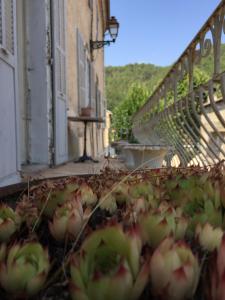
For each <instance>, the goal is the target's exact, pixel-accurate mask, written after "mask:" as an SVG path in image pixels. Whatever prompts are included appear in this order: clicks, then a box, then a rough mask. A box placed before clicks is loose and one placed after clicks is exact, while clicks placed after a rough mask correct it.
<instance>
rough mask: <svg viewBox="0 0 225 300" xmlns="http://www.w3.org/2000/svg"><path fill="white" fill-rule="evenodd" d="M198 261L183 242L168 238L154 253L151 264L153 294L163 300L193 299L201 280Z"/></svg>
mask: <svg viewBox="0 0 225 300" xmlns="http://www.w3.org/2000/svg"><path fill="white" fill-rule="evenodd" d="M199 273H200V268H199V264H198V259H197V258H196V257H195V256H194V254H193V253H192V251H191V249H190V248H189V247H188V246H187V245H186V244H185V243H184V242H182V241H179V242H177V243H175V242H174V240H173V238H171V237H169V238H166V239H165V240H164V241H163V242H162V243H161V244H160V245H159V247H158V248H157V249H156V250H155V251H154V253H153V255H152V258H151V262H150V281H151V287H152V292H153V294H154V295H155V296H158V297H160V299H162V300H164V299H165V300H168V299H170V300H185V299H191V297H193V295H194V293H195V290H196V288H197V284H198V280H199Z"/></svg>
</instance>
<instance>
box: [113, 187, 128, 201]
mask: <svg viewBox="0 0 225 300" xmlns="http://www.w3.org/2000/svg"><path fill="white" fill-rule="evenodd" d="M112 194H113V196H114V197H115V200H116V202H117V203H118V204H123V203H127V202H128V201H129V199H130V196H129V185H128V184H127V183H119V184H117V186H116V187H115V188H114V189H113V192H112Z"/></svg>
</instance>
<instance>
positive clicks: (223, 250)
mask: <svg viewBox="0 0 225 300" xmlns="http://www.w3.org/2000/svg"><path fill="white" fill-rule="evenodd" d="M211 268H212V269H211V270H210V272H209V275H210V276H209V278H210V282H209V283H210V284H209V289H208V296H207V299H209V300H224V299H225V234H224V235H223V237H222V241H221V243H220V247H219V249H218V250H217V253H216V255H215V256H214V257H213V260H212V264H211Z"/></svg>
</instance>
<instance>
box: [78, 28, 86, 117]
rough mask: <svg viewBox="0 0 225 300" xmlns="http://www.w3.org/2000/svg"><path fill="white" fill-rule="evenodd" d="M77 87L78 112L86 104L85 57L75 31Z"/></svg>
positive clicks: (82, 45) (79, 37)
mask: <svg viewBox="0 0 225 300" xmlns="http://www.w3.org/2000/svg"><path fill="white" fill-rule="evenodd" d="M77 72H78V74H77V78H78V80H77V85H78V112H79V113H80V110H81V107H85V102H86V88H85V84H86V76H85V72H86V57H85V49H84V43H83V39H82V36H81V34H80V32H79V30H78V29H77Z"/></svg>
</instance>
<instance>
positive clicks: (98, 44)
mask: <svg viewBox="0 0 225 300" xmlns="http://www.w3.org/2000/svg"><path fill="white" fill-rule="evenodd" d="M108 31H109V34H110V36H111V40H110V41H92V40H91V41H90V46H91V49H92V50H95V49H100V48H102V47H104V46H106V45H108V46H109V45H110V43H115V41H116V38H117V36H118V31H119V23H118V21H117V19H116V18H115V17H111V19H110V20H109V21H108Z"/></svg>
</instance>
